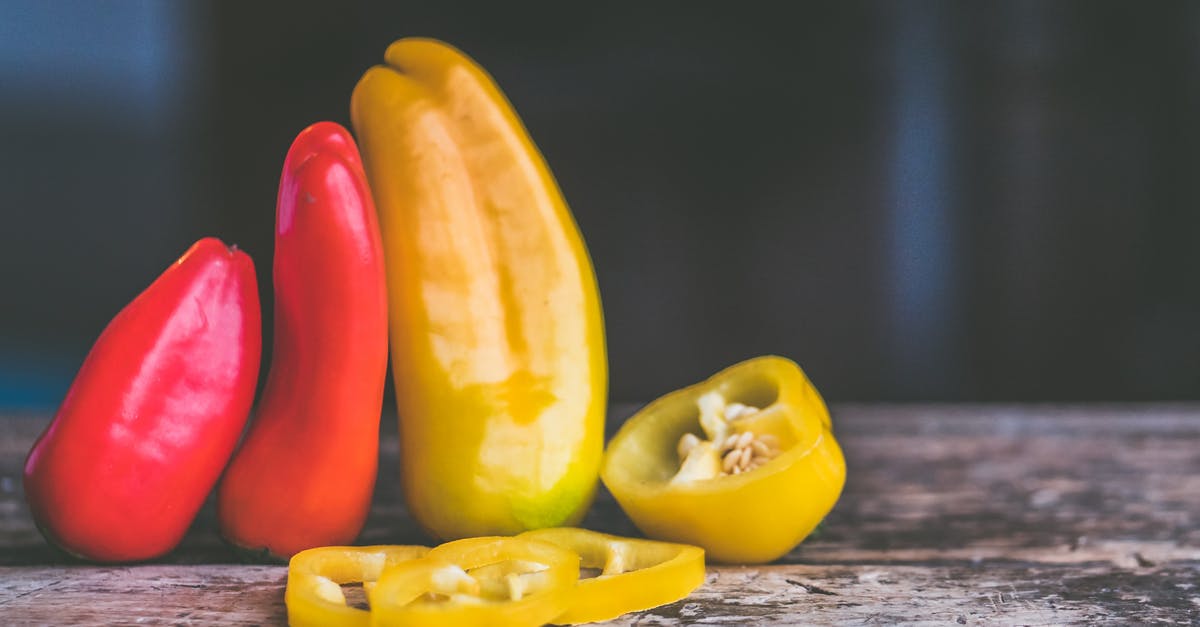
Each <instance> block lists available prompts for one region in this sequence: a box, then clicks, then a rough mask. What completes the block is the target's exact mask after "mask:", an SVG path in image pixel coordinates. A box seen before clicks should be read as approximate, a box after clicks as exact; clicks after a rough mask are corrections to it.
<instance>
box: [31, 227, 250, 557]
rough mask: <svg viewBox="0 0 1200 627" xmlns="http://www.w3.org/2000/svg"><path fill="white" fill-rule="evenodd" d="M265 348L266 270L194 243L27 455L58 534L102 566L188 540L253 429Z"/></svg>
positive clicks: (105, 339) (101, 351)
mask: <svg viewBox="0 0 1200 627" xmlns="http://www.w3.org/2000/svg"><path fill="white" fill-rule="evenodd" d="M261 348H262V321H261V314H260V312H259V303H258V286H257V283H256V280H255V275H254V263H253V262H252V261H251V260H250V257H249V256H247V255H246V254H245V253H243V252H241V251H239V250H237V249H236V248H232V249H231V248H227V247H226V246H225V245H224V244H223V243H221V241H220V240H218V239H215V238H205V239H202V240H200V241H198V242H196V243H195V244H194V245H193V246H192V247H191V248H190V249H188V251H187V252H186V253H184V255H183V256H182V257H180V258H179V260H178V261H176V262H175V263H174V264H173V265H171V267H169V268H167V270H166V271H165V272H164V273H163V274H162V275H161V276H160V277H159V278H158V279H156V280H155V281H154V282H153V283H152V284H151V285H150V286H149V287H148V288H146V290H145V291H144V292H142V293H141V294H140V295H138V297H137V298H135V299H134V300H133V302H131V303H129V304H128V305H127V306H126V307H125V308H124V309H122V310H121V312H120V313H118V314H117V316H116V317H115V318H113V319H112V321H111V322H110V323H109V324H108V326H107V327H106V328H105V329H104V332H103V333H101V335H100V337H99V339H97V340H96V343H95V345H94V346H92V349H91V352H89V353H88V356H87V358H86V359H85V360H84V362H83V366H82V367H80V369H79V374H77V375H76V377H75V381H74V382H73V383H72V384H71V388H70V390H69V391H68V392H67V396H66V399H65V400H63V403H62V406H61V407H60V408H59V410H58V413H57V414H56V415H55V416H54V420H53V421H52V422H51V423H50V425H49V426H48V427H47V429H46V431H45V432H44V433H42V435H41V437H39V438H38V440H37V442H36V443H34V445H33V449H32V450H31V451H30V452H29V457H28V459H27V460H26V463H25V496H26V499H27V500H28V502H29V506H30V509H31V510H32V511H33V517H34V519H35V520H36V521H37V523H38V526H39V527H40V528H41V529H42V531H43V533H44V534H45V535H46V536H47V538H48V539H49V540H51V541H52V542H54V543H56V544H58V545H59V546H61V547H62V548H63V549H65V550H66V551H68V552H69V553H72V554H75V555H77V556H79V557H83V558H85V559H89V560H94V561H100V562H128V561H140V560H146V559H151V558H154V557H158V556H160V555H163V554H164V553H167V552H168V551H170V550H171V549H173V548H174V547H175V546H176V545H177V544H179V541H180V540H181V539H182V538H183V535H184V533H185V532H186V531H187V528H188V526H189V525H190V524H191V522H192V519H193V518H195V516H196V512H197V511H199V509H200V506H201V505H202V504H203V503H204V499H205V498H206V497H207V496H208V494H209V492H210V491H211V490H212V487H213V485H214V484H215V483H216V482H217V479H218V478H219V476H220V474H221V470H222V468H224V467H225V464H226V462H228V461H229V456H230V454H231V453H232V452H233V449H234V447H235V446H236V445H237V440H238V436H240V435H241V433H242V429H243V428H244V426H245V423H246V418H247V416H248V415H249V412H250V407H251V404H252V403H253V401H254V389H255V385H256V383H257V380H258V366H259V359H260V351H261Z"/></svg>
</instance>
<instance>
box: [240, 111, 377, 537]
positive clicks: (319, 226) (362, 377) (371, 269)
mask: <svg viewBox="0 0 1200 627" xmlns="http://www.w3.org/2000/svg"><path fill="white" fill-rule="evenodd" d="M274 276H275V344H274V351H273V357H272V361H271V370H270V374H269V375H268V377H267V383H266V387H265V389H264V391H263V396H262V399H261V401H260V402H259V409H258V412H257V415H256V416H255V418H254V420H253V421H252V422H251V425H250V430H249V433H248V434H247V435H246V438H245V440H244V441H243V443H242V446H241V448H240V449H239V450H238V452H237V453H236V454H235V455H234V458H233V462H232V463H231V464H230V466H229V469H228V470H227V471H226V473H225V477H224V478H223V479H222V481H221V485H220V488H219V490H218V499H217V510H218V518H219V521H220V527H221V533H222V535H223V536H224V537H225V538H226V539H227V540H229V541H230V542H232V543H233V544H234V545H237V546H239V547H242V548H246V549H250V550H254V551H265V552H266V553H269V554H271V555H274V556H280V557H284V558H286V557H288V556H291V555H292V554H294V553H296V552H297V551H301V550H303V549H307V548H311V547H314V546H324V545H336V544H348V543H350V542H352V541H353V540H354V538H355V536H357V535H358V532H359V531H360V530H361V529H362V526H363V522H364V521H365V520H366V516H367V510H368V508H369V507H370V505H371V495H372V492H373V491H374V487H375V474H376V464H377V458H378V455H377V451H378V448H379V418H380V409H381V405H382V403H383V386H384V382H385V379H386V376H387V374H386V373H387V295H386V293H385V286H384V271H383V248H382V244H381V242H380V236H379V226H378V219H377V218H376V216H375V206H374V203H373V202H372V200H371V193H370V190H369V188H368V187H367V181H366V175H365V174H364V173H363V170H362V162H361V160H360V158H359V155H358V150H357V148H356V147H355V145H354V140H353V139H352V138H351V137H350V134H349V133H348V132H347V131H346V130H345V129H344V128H342V127H341V126H339V125H337V124H334V123H332V122H320V123H317V124H314V125H312V126H310V127H308V128H306V129H305V130H304V131H303V132H301V133H300V135H299V136H298V137H297V138H296V141H295V142H294V143H293V144H292V147H291V149H290V150H289V151H288V154H287V158H286V159H285V161H284V165H283V175H282V177H281V179H280V183H279V199H278V205H277V213H276V223H275V262H274Z"/></svg>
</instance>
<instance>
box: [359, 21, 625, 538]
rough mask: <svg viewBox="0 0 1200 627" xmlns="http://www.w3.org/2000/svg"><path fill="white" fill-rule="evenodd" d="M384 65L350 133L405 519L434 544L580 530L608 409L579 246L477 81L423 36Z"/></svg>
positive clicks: (510, 124) (591, 295)
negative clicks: (378, 261)
mask: <svg viewBox="0 0 1200 627" xmlns="http://www.w3.org/2000/svg"><path fill="white" fill-rule="evenodd" d="M385 60H386V63H387V64H386V65H381V66H376V67H373V68H371V69H370V70H368V71H367V72H366V74H365V75H364V76H363V77H362V79H361V80H360V81H359V83H358V85H357V86H356V87H355V89H354V94H353V98H352V100H351V119H352V121H353V124H354V129H355V132H356V134H357V135H358V138H359V142H360V146H361V147H362V153H363V161H364V162H365V165H366V170H367V175H368V178H369V180H370V183H371V189H372V190H373V192H374V194H375V201H376V205H377V208H378V211H379V214H380V225H381V228H382V233H383V244H384V252H385V258H386V266H387V281H388V296H389V310H390V314H389V315H390V325H389V328H390V337H391V352H392V365H393V371H394V375H395V381H396V397H397V402H398V409H399V415H400V443H401V449H402V451H401V452H402V454H401V456H400V460H401V476H402V482H403V487H404V493H405V495H406V498H407V500H408V504H409V508H410V510H411V511H412V513H413V516H414V517H415V518H416V520H417V521H418V523H419V524H420V525H421V526H422V527H423V528H424V529H425V530H426V531H427V532H429V533H430V534H431V535H433V536H435V537H437V538H441V539H447V538H462V537H468V536H479V535H492V534H496V535H508V534H513V533H518V532H521V531H524V530H527V529H535V528H539V527H551V526H560V525H572V524H576V523H578V522H579V520H580V519H581V518H582V517H583V514H584V512H585V510H586V509H587V507H588V506H589V504H590V503H591V500H592V497H593V495H594V493H595V489H596V479H597V473H598V471H599V465H600V458H601V455H602V450H603V437H604V435H603V431H604V414H605V401H606V395H607V364H606V361H605V347H604V333H603V325H602V321H601V312H600V301H599V296H598V294H597V289H596V280H595V276H594V274H593V271H592V266H591V262H590V260H589V259H588V255H587V251H586V250H585V248H584V244H583V240H582V238H581V237H580V234H579V231H578V229H577V227H576V225H575V223H574V220H573V218H572V217H571V213H570V211H569V210H568V208H567V205H566V203H565V202H564V201H563V198H562V195H561V193H560V192H559V190H558V187H557V184H556V183H555V181H554V178H553V177H552V175H551V174H550V170H549V169H548V168H547V166H546V163H545V161H544V160H543V158H542V156H541V155H540V154H539V153H538V150H537V148H536V147H535V146H534V145H533V142H532V141H531V140H530V138H529V136H528V134H527V133H526V131H525V128H524V127H523V126H522V124H521V121H520V120H519V119H518V118H517V116H516V114H515V113H514V112H513V109H512V107H511V106H510V105H509V103H508V101H507V100H506V99H505V97H504V95H503V94H502V93H501V92H500V90H499V89H498V88H497V86H496V85H495V83H494V82H493V81H492V79H491V77H489V76H488V74H487V73H486V72H484V70H483V69H482V68H480V67H479V66H478V65H476V64H475V63H474V62H472V61H471V59H469V58H468V57H466V56H465V55H463V54H462V53H461V52H459V51H457V50H455V49H454V48H451V47H450V46H448V45H446V44H444V43H441V42H438V41H433V40H427V39H403V40H400V41H397V42H396V43H394V44H392V45H391V46H390V47H389V48H388V49H387V52H386V54H385Z"/></svg>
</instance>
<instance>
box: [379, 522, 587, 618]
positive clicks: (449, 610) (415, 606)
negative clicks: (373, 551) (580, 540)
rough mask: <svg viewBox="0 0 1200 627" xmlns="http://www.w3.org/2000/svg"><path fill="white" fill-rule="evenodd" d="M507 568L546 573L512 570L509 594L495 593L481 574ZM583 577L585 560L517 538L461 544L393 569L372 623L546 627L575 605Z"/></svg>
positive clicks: (382, 581) (506, 589) (384, 581)
mask: <svg viewBox="0 0 1200 627" xmlns="http://www.w3.org/2000/svg"><path fill="white" fill-rule="evenodd" d="M505 563H515V564H519V565H521V566H523V567H529V566H532V567H534V568H537V569H539V570H536V571H534V572H533V573H531V574H532V575H534V576H533V577H527V578H521V577H520V576H519V574H518V573H517V572H509V575H510V576H508V577H506V578H505V579H504V580H503V581H506V582H507V584H508V585H505V586H503V587H502V588H501V593H500V594H496V593H495V592H494V591H492V592H491V593H490V594H487V592H489V590H488V588H487V587H486V585H485V584H486V583H487V582H486V581H483V579H484V577H482V576H479V575H478V571H480V570H481V569H486V568H488V567H491V566H496V565H503V564H505ZM472 571H475V573H476V574H472ZM578 579H579V556H578V555H576V554H575V553H574V552H572V551H570V550H568V549H564V548H561V547H558V546H555V545H553V544H549V543H545V542H539V541H536V540H530V539H526V538H512V537H504V538H501V537H484V538H468V539H466V540H458V541H456V542H449V543H446V544H443V545H441V546H438V547H436V548H434V549H433V550H432V551H430V552H429V554H428V555H427V556H426V557H425V558H423V559H419V560H413V561H411V562H405V563H402V564H399V565H397V566H395V567H393V568H389V569H387V570H385V571H384V573H383V575H382V576H381V577H380V578H379V582H378V584H377V585H376V586H375V587H374V588H372V589H371V591H370V593H369V597H370V601H371V625H373V626H398V625H404V626H411V627H420V626H424V625H430V626H435V625H436V626H447V627H463V626H466V625H478V626H480V627H523V626H530V627H532V626H535V625H542V624H545V623H547V622H550V621H551V620H553V619H554V618H555V617H556V616H559V615H561V614H562V613H563V612H564V611H565V610H566V609H567V607H568V606H569V605H570V604H571V602H572V600H573V599H574V596H575V594H576V591H575V582H576V581H577V580H578ZM431 597H432V598H431Z"/></svg>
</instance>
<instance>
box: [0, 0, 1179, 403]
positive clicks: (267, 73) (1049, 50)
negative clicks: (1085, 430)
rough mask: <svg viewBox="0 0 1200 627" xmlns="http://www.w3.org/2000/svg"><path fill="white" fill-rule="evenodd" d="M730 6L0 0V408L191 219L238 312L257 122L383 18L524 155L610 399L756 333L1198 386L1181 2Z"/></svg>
mask: <svg viewBox="0 0 1200 627" xmlns="http://www.w3.org/2000/svg"><path fill="white" fill-rule="evenodd" d="M751 4H752V3H720V4H719V8H717V9H706V8H700V7H697V6H695V5H693V4H690V3H680V4H666V3H644V4H631V5H612V4H608V3H586V4H584V3H562V5H558V4H546V5H541V6H537V7H528V8H522V7H520V6H513V5H512V4H510V3H492V2H482V1H477V2H445V1H441V2H422V3H417V2H376V3H370V2H368V3H322V4H312V3H299V4H290V3H289V4H282V3H272V4H268V3H257V2H211V3H210V2H201V1H196V2H154V1H144V2H133V1H130V2H115V1H87V0H80V1H56V2H41V1H36V0H28V1H12V0H0V189H2V190H3V196H2V200H0V207H2V209H0V210H2V211H3V221H2V222H0V284H2V286H3V291H2V292H0V293H2V294H3V296H2V298H3V303H2V306H0V407H27V408H34V409H37V408H49V409H52V408H53V406H54V405H55V404H56V403H57V402H58V401H59V399H60V398H61V396H62V394H63V392H64V391H65V389H66V387H67V385H68V384H69V382H70V379H71V377H72V376H73V375H74V372H75V369H76V368H77V367H78V365H79V363H80V362H81V361H82V359H83V357H84V355H85V354H86V352H87V349H88V347H89V346H90V344H91V342H92V341H93V340H94V339H95V337H96V336H97V335H98V334H99V332H100V331H101V329H102V328H103V327H104V325H105V324H106V323H107V322H108V320H109V319H110V318H111V317H112V316H113V315H114V314H115V313H116V312H117V311H118V310H119V309H120V308H121V307H122V306H123V305H124V304H125V303H126V302H128V301H129V300H130V299H131V298H132V297H133V296H134V295H136V294H137V293H138V292H139V291H141V290H142V289H143V288H144V287H145V286H146V285H147V284H149V282H150V281H152V280H153V279H154V278H155V277H156V276H157V275H158V274H159V273H160V272H161V271H162V270H163V269H164V268H165V267H166V265H167V264H168V263H170V262H171V261H172V260H174V259H175V258H176V257H177V256H178V255H179V254H180V253H181V252H182V251H183V250H184V249H185V248H186V247H187V246H188V245H189V244H190V243H191V242H193V241H194V240H196V239H198V238H199V237H200V236H203V235H217V236H219V237H221V238H223V239H225V240H226V241H227V242H236V243H237V244H239V246H241V247H242V248H244V249H246V250H247V251H249V252H250V254H251V255H252V256H253V257H254V258H255V261H256V262H257V264H258V268H259V276H260V283H261V284H262V287H263V304H264V316H265V317H266V319H268V320H269V319H270V315H271V302H270V301H271V298H270V281H269V280H268V277H269V276H270V267H271V252H272V225H273V220H274V203H275V193H276V186H277V181H278V176H279V169H280V166H281V164H282V160H283V156H284V153H285V152H286V150H287V148H288V145H289V144H290V142H291V140H292V138H293V137H294V135H295V134H296V133H297V132H298V131H299V130H300V129H301V128H303V127H304V126H306V125H307V124H309V123H311V122H314V121H316V120H320V119H331V120H335V121H339V122H342V123H344V124H348V122H349V113H348V100H349V96H350V92H351V89H352V88H353V87H354V84H355V82H356V81H357V80H358V78H359V77H360V76H361V74H362V72H363V71H364V70H366V68H367V67H369V66H370V65H372V64H375V63H377V62H379V61H380V60H381V59H382V54H383V50H384V48H385V47H386V46H387V45H388V43H390V42H391V41H392V40H394V39H396V38H399V37H402V36H409V35H424V36H431V37H437V38H441V39H444V40H446V41H449V42H451V43H453V44H455V45H457V46H458V47H460V48H462V49H463V50H465V51H466V52H467V53H468V54H470V55H472V56H473V57H475V58H476V59H477V60H478V61H479V62H480V63H482V64H483V65H484V66H485V67H486V68H487V69H488V70H489V71H490V72H491V73H492V74H493V75H494V76H495V77H496V79H497V80H498V82H499V83H500V85H501V86H502V87H503V89H504V90H505V91H506V93H507V94H508V96H509V98H510V99H511V100H512V102H513V103H514V105H515V106H516V108H517V110H518V111H519V113H520V114H521V116H522V117H523V118H524V120H525V123H526V124H527V126H528V128H529V131H530V133H531V134H532V135H533V138H534V140H535V141H536V142H537V144H538V145H539V146H540V147H541V149H542V151H543V152H544V154H545V156H546V158H547V159H548V161H549V163H550V164H551V167H552V169H553V170H554V172H555V174H556V176H557V177H558V180H559V183H560V184H561V186H562V189H563V192H564V193H565V195H566V197H567V199H568V202H569V203H570V204H571V206H572V208H573V210H574V212H575V216H576V219H577V220H578V222H579V225H580V227H581V229H582V231H583V233H584V236H585V237H586V239H587V242H588V244H589V246H590V249H591V254H592V257H593V260H594V262H595V266H596V272H597V274H598V276H599V281H600V286H601V291H602V298H603V302H604V309H605V315H606V319H607V331H608V340H609V351H610V363H611V373H612V377H611V378H612V388H611V389H612V397H613V399H615V400H618V401H620V400H645V399H649V398H652V397H654V396H657V395H659V394H661V393H663V392H665V391H667V390H669V389H672V388H675V387H678V386H680V385H683V384H686V383H690V382H693V381H696V380H698V379H700V378H702V377H704V376H706V375H708V374H710V373H712V372H714V371H715V370H717V369H719V368H721V367H723V366H725V365H728V364H730V363H732V362H734V361H736V360H740V359H743V358H746V357H749V356H753V355H756V354H761V353H767V352H773V353H780V354H784V355H787V356H790V357H792V358H794V359H796V360H797V361H799V362H800V363H801V365H803V366H804V367H805V369H806V370H807V371H808V373H809V375H810V376H811V377H812V379H813V380H814V381H815V382H816V384H817V385H818V387H819V388H820V389H821V390H822V391H823V392H824V393H825V395H826V397H827V398H829V399H830V400H833V401H849V400H860V401H871V400H950V401H954V400H983V401H990V400H1013V401H1040V400H1142V399H1200V281H1198V280H1197V277H1198V276H1200V177H1198V176H1197V173H1198V171H1200V106H1198V105H1200V4H1198V3H1187V2H1155V3H1134V2H1096V1H1080V2H1032V1H1014V2H982V3H962V2H903V3H893V2H836V3H825V4H821V5H809V4H800V5H795V6H793V7H792V8H790V10H788V11H787V12H786V13H785V12H782V9H779V10H778V11H777V10H774V9H772V10H767V9H764V8H762V7H761V6H760V7H758V8H754V7H753V6H750V5H751ZM779 4H781V5H782V4H783V3H779ZM266 337H270V335H269V333H268V334H267V335H266Z"/></svg>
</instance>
